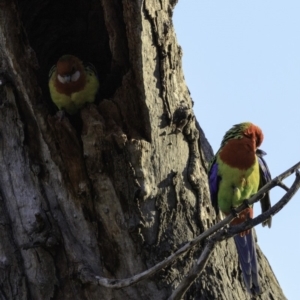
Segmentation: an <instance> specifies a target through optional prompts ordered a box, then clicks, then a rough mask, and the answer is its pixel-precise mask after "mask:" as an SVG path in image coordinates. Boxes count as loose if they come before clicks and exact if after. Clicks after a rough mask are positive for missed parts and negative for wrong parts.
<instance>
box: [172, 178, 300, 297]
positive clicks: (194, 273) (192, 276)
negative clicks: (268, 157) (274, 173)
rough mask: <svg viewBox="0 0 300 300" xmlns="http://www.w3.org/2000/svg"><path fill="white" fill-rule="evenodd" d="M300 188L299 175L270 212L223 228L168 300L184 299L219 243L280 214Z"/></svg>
mask: <svg viewBox="0 0 300 300" xmlns="http://www.w3.org/2000/svg"><path fill="white" fill-rule="evenodd" d="M299 188H300V175H299V174H298V173H297V174H296V179H295V181H294V183H293V184H292V186H291V188H290V189H289V191H288V192H287V193H286V194H285V195H284V196H283V197H282V198H281V200H280V201H279V202H277V203H276V204H275V205H273V206H272V207H271V208H270V209H269V210H268V211H266V212H264V213H263V214H260V215H259V216H257V217H256V218H254V219H249V220H248V221H246V222H244V223H242V224H240V225H236V226H232V227H230V228H229V229H227V228H223V229H222V230H220V231H218V232H217V233H216V234H215V235H214V236H213V237H211V238H210V239H209V241H208V243H207V244H206V247H205V248H204V251H203V252H202V253H201V256H200V258H199V259H198V261H197V263H196V264H195V265H194V267H193V268H192V269H191V270H190V272H189V274H188V275H187V276H186V277H185V278H184V279H183V280H182V281H181V282H180V284H179V285H178V287H177V288H176V289H175V290H174V291H173V293H172V295H171V296H170V297H169V298H168V300H179V299H181V298H182V296H183V295H184V294H185V292H186V291H187V290H188V288H189V287H190V286H191V284H192V283H193V282H194V281H195V280H196V279H197V277H198V276H199V275H200V273H201V271H202V270H203V269H204V267H205V265H206V263H207V261H208V258H209V257H210V255H211V253H212V250H213V249H214V246H215V244H216V243H217V242H220V241H223V240H225V239H228V238H231V237H233V236H234V235H236V234H238V233H240V232H242V231H245V230H248V229H251V228H253V227H254V226H256V225H258V224H261V223H263V222H264V221H265V220H267V219H268V218H270V216H273V215H275V214H276V213H278V212H279V211H280V210H281V209H282V208H283V207H284V206H285V205H286V204H287V203H288V202H289V201H290V199H291V198H292V197H293V196H294V195H295V193H296V192H297V191H298V189H299ZM207 252H208V253H207Z"/></svg>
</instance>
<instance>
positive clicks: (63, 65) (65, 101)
mask: <svg viewBox="0 0 300 300" xmlns="http://www.w3.org/2000/svg"><path fill="white" fill-rule="evenodd" d="M98 88H99V81H98V78H97V72H96V69H95V67H94V66H93V65H92V64H90V63H87V64H83V63H82V62H81V61H80V60H79V59H78V58H77V57H76V56H73V55H63V56H62V57H60V58H59V60H58V62H57V63H56V65H54V66H53V67H52V68H51V70H50V72H49V89H50V95H51V98H52V101H53V102H54V104H55V105H56V106H57V107H58V109H59V110H65V111H66V112H68V113H69V114H71V115H72V114H75V113H76V112H77V111H78V110H79V109H80V108H82V107H83V106H84V104H85V103H92V102H94V101H95V97H96V94H97V91H98Z"/></svg>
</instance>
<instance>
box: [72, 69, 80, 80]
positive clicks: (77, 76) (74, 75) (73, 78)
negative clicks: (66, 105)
mask: <svg viewBox="0 0 300 300" xmlns="http://www.w3.org/2000/svg"><path fill="white" fill-rule="evenodd" d="M79 77H80V72H79V71H76V72H75V73H74V74H73V75H72V76H71V81H77V80H78V79H79Z"/></svg>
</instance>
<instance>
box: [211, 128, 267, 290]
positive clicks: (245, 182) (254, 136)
mask: <svg viewBox="0 0 300 300" xmlns="http://www.w3.org/2000/svg"><path fill="white" fill-rule="evenodd" d="M262 141H263V133H262V131H261V129H260V128H259V127H258V126H256V125H254V124H252V123H250V122H245V123H240V124H237V125H234V126H233V127H232V128H231V129H230V130H228V131H227V132H226V133H225V136H224V138H223V140H222V143H221V147H220V149H219V151H218V152H217V154H216V155H215V157H214V158H213V160H212V163H211V165H210V170H209V173H208V177H209V186H210V193H211V200H212V204H213V206H214V208H215V210H216V213H218V212H219V209H220V210H221V211H222V213H224V214H225V215H228V214H230V213H231V212H232V211H234V209H235V208H236V207H238V206H240V205H241V204H242V203H243V202H244V201H245V200H247V199H248V198H250V197H251V196H252V195H254V194H255V193H256V192H257V191H258V190H259V189H260V188H261V187H262V186H264V185H265V184H266V183H267V182H269V181H270V180H271V175H270V171H269V169H268V166H267V164H266V162H265V160H264V159H263V156H264V155H265V154H266V153H265V152H264V151H262V150H260V149H258V147H259V146H260V145H261V143H262ZM260 202H261V208H262V212H265V211H267V210H268V209H269V208H270V207H271V202H270V197H269V193H265V194H264V195H263V196H262V198H261V199H260ZM248 218H251V219H252V218H253V208H252V206H248V208H246V209H245V210H243V211H242V212H241V213H240V214H239V215H237V217H236V218H235V219H233V220H232V222H231V224H230V225H231V226H233V225H238V224H240V223H243V222H244V221H246V220H247V219H248ZM265 225H268V227H271V218H269V219H268V220H266V221H265V222H264V223H263V226H265ZM234 241H235V244H236V248H237V252H238V257H239V262H240V266H241V269H242V273H243V277H244V281H245V285H246V287H247V290H248V291H249V292H250V293H251V294H252V295H259V294H260V293H261V286H260V283H259V276H258V263H257V258H256V247H255V242H254V239H253V234H252V230H247V231H246V232H242V233H240V234H238V235H236V236H235V237H234Z"/></svg>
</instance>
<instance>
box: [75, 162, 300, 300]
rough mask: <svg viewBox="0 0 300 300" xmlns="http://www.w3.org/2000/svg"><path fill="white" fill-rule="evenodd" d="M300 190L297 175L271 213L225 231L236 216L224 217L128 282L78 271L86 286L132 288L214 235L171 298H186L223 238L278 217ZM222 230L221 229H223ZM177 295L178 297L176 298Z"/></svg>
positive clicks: (278, 180) (266, 188)
mask: <svg viewBox="0 0 300 300" xmlns="http://www.w3.org/2000/svg"><path fill="white" fill-rule="evenodd" d="M299 168H300V162H298V163H297V164H296V165H294V166H293V167H291V168H290V169H288V170H287V171H285V172H283V173H282V174H280V175H279V176H277V177H275V178H274V179H273V180H272V181H270V182H269V183H267V184H266V185H265V186H263V187H262V188H261V189H260V190H259V191H258V192H257V193H256V194H255V195H254V196H252V197H251V198H250V199H249V200H248V204H250V205H251V204H253V203H255V202H257V201H258V200H259V199H260V198H261V196H262V195H263V194H264V193H266V192H268V191H269V190H270V189H272V188H273V187H275V186H281V187H282V185H281V181H282V180H283V179H285V178H286V177H288V176H290V175H291V174H293V173H294V172H296V171H297V170H298V169H299ZM299 187H300V176H299V175H298V173H297V176H296V180H295V181H294V183H293V185H292V186H291V188H290V189H288V191H287V193H286V194H285V195H284V196H283V197H282V199H281V200H280V201H279V202H277V203H276V204H275V205H273V206H272V207H271V208H270V209H269V210H268V211H266V212H264V213H263V214H261V215H259V216H257V217H256V218H254V219H251V220H248V221H246V222H244V223H243V224H241V225H237V226H232V227H230V228H229V229H228V228H223V227H224V226H225V225H227V224H229V223H230V222H231V221H232V220H233V219H234V218H235V215H233V214H230V215H228V216H227V217H225V218H224V219H223V220H222V221H221V222H219V223H217V224H215V225H214V226H212V227H211V228H209V229H208V230H206V231H205V232H203V233H202V234H200V235H199V236H197V237H196V238H195V239H193V240H192V241H190V242H188V243H187V244H185V245H184V246H183V247H181V248H180V249H178V250H177V251H176V252H174V253H173V254H172V255H170V256H169V257H167V258H166V259H165V260H163V261H161V262H160V263H158V264H156V265H155V266H153V267H151V268H150V269H148V270H146V271H143V272H141V273H139V274H137V275H134V276H132V277H130V278H125V279H110V278H105V277H101V276H97V275H94V274H92V272H91V271H89V269H88V268H82V269H81V270H80V271H79V278H80V279H81V281H82V282H84V283H91V284H95V285H101V286H104V287H107V288H124V287H128V286H131V285H133V284H135V283H137V282H139V281H141V280H143V279H146V278H148V277H150V276H151V275H152V274H154V273H156V272H157V271H159V270H161V269H163V268H165V267H167V266H168V265H170V264H171V263H172V262H173V261H174V260H175V259H177V258H178V257H180V256H181V255H183V254H184V253H185V252H186V251H188V250H190V249H191V248H192V247H194V246H195V245H196V244H198V243H199V242H201V241H202V240H204V239H205V238H207V237H209V236H211V235H212V234H214V235H213V237H211V238H210V240H209V241H208V243H207V245H206V247H205V248H204V250H203V252H202V254H201V256H200V258H199V259H198V261H197V263H196V264H195V266H194V267H193V268H192V270H191V271H190V273H189V274H188V276H187V277H186V278H185V279H184V280H183V281H182V282H181V283H180V284H179V285H178V287H177V289H176V290H175V291H174V292H173V294H172V295H171V296H170V298H169V299H170V300H171V299H179V298H178V297H180V296H179V295H181V296H182V295H183V294H184V293H185V291H186V290H187V289H188V287H189V286H190V285H191V284H192V283H193V281H194V280H195V279H196V278H197V277H198V276H199V274H200V272H201V271H202V270H203V268H204V267H205V265H206V262H207V261H208V258H209V257H210V254H211V252H212V249H213V248H214V245H215V243H216V242H220V241H222V240H224V239H228V238H230V237H232V236H234V235H236V234H237V233H239V232H242V231H245V230H247V229H250V228H252V227H254V226H256V225H257V224H259V223H262V222H264V221H265V220H267V219H268V218H269V217H270V216H272V215H275V214H276V213H277V212H278V211H280V210H281V209H282V208H283V207H284V206H285V205H286V204H287V203H288V202H289V200H290V199H291V198H292V197H293V195H294V194H295V193H296V192H297V190H298V189H299ZM245 208H247V204H246V203H243V204H242V205H241V206H239V207H238V208H237V209H236V212H237V213H240V212H241V211H243V210H244V209H245ZM221 228H223V229H222V230H220V229H221ZM177 294H178V295H177Z"/></svg>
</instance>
